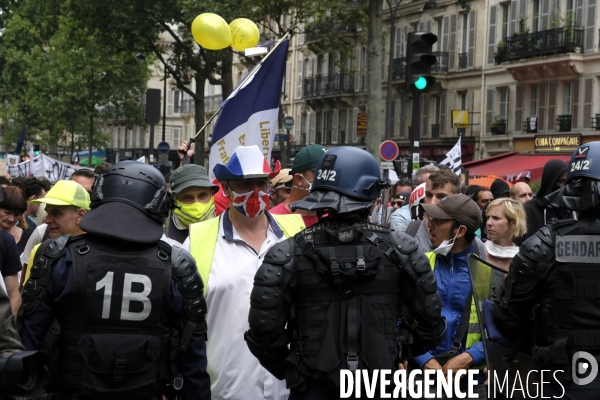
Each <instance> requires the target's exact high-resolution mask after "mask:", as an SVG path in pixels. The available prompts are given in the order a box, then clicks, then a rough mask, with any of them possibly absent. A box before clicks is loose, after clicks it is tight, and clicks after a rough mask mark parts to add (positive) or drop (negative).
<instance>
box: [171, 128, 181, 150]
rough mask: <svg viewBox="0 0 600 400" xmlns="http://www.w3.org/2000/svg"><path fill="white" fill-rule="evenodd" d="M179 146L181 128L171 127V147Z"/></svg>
mask: <svg viewBox="0 0 600 400" xmlns="http://www.w3.org/2000/svg"><path fill="white" fill-rule="evenodd" d="M179 146H181V128H173V148H175V149H177V148H179Z"/></svg>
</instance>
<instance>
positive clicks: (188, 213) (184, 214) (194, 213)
mask: <svg viewBox="0 0 600 400" xmlns="http://www.w3.org/2000/svg"><path fill="white" fill-rule="evenodd" d="M173 213H174V214H175V215H176V216H177V218H179V219H180V220H181V222H183V223H184V224H187V225H190V224H193V223H195V222H200V221H205V220H207V219H210V218H211V217H212V216H213V215H214V213H215V200H214V198H212V197H211V198H210V201H209V202H208V203H192V204H183V203H182V202H180V201H179V200H177V201H176V203H175V210H173Z"/></svg>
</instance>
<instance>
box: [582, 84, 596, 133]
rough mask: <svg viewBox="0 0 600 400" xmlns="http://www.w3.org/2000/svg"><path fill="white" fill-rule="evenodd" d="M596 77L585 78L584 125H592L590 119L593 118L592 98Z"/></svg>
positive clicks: (587, 126) (585, 126) (586, 126)
mask: <svg viewBox="0 0 600 400" xmlns="http://www.w3.org/2000/svg"><path fill="white" fill-rule="evenodd" d="M594 79H595V78H593V77H592V78H586V79H584V86H583V127H584V128H589V127H590V120H591V118H592V100H593V98H594Z"/></svg>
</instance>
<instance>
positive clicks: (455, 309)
mask: <svg viewBox="0 0 600 400" xmlns="http://www.w3.org/2000/svg"><path fill="white" fill-rule="evenodd" d="M420 207H421V208H422V210H423V212H424V218H425V221H426V224H427V230H428V232H429V238H430V239H431V244H432V247H433V248H434V250H433V252H430V253H426V255H427V257H428V258H429V261H430V264H431V268H432V269H433V272H434V274H435V277H436V280H437V288H438V292H439V293H440V296H441V298H442V315H443V316H444V317H445V318H446V322H447V324H448V325H447V326H448V328H447V330H446V334H445V336H444V338H443V339H442V341H441V342H440V344H439V345H438V346H437V347H436V348H435V349H433V350H431V351H429V352H427V353H425V354H422V355H419V356H417V357H413V358H412V360H411V362H412V363H413V364H416V366H417V367H419V368H422V369H423V370H426V369H434V370H443V371H444V372H445V373H446V372H448V371H452V372H453V376H455V375H456V373H457V372H458V371H459V370H463V369H470V368H472V367H473V368H476V367H481V366H482V365H483V364H484V362H485V354H484V351H483V344H482V342H481V330H480V328H479V322H478V319H477V314H476V310H475V307H474V306H472V291H471V279H470V277H469V270H468V268H467V254H470V253H473V252H474V247H473V241H474V239H475V231H476V230H477V229H479V227H480V226H481V211H480V209H479V206H477V203H475V202H474V201H473V200H471V198H469V197H468V196H465V195H464V194H453V195H450V196H448V197H445V198H443V199H441V200H440V201H439V202H438V203H436V204H421V206H420ZM476 377H477V379H478V383H479V384H478V385H477V386H475V390H474V392H475V393H476V394H479V395H480V397H475V398H485V392H486V387H485V385H484V384H483V382H484V380H485V377H484V374H483V371H481V373H479V374H477V375H476ZM463 382H464V385H465V387H466V385H467V379H464V380H463ZM482 395H483V397H481V396H482Z"/></svg>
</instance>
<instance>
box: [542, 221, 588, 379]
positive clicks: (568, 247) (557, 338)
mask: <svg viewBox="0 0 600 400" xmlns="http://www.w3.org/2000/svg"><path fill="white" fill-rule="evenodd" d="M550 226H551V229H552V230H553V232H554V234H555V239H554V246H555V247H554V249H555V257H556V261H555V266H554V270H553V271H552V273H553V274H554V277H555V279H554V282H555V283H554V301H553V303H552V304H548V303H546V304H543V305H542V306H541V309H540V310H536V314H537V318H536V323H537V324H538V326H539V329H537V331H538V332H539V334H541V336H542V340H545V342H546V343H552V344H551V345H550V346H548V347H545V348H542V349H541V351H539V352H538V353H537V354H535V355H534V357H535V358H536V359H537V360H536V361H538V362H540V361H541V362H542V364H544V365H545V366H547V367H549V368H552V369H562V370H564V371H565V372H563V373H557V378H559V379H560V380H561V381H564V382H569V381H570V380H571V377H572V375H571V366H572V362H571V361H572V357H573V354H574V353H576V352H577V351H580V350H581V351H586V352H589V353H591V354H593V355H595V356H596V357H598V356H600V225H596V222H595V221H594V222H590V221H573V220H571V221H561V222H558V223H556V224H554V225H550ZM538 337H539V336H538Z"/></svg>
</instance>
